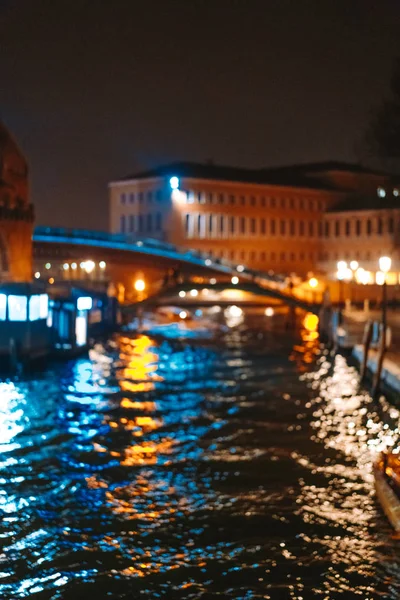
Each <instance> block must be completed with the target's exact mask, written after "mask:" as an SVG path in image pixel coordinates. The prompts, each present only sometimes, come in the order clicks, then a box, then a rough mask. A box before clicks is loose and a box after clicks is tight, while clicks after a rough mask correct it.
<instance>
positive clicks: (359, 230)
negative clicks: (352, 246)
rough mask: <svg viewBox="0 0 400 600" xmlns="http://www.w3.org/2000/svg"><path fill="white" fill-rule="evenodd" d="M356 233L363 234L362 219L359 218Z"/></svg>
mask: <svg viewBox="0 0 400 600" xmlns="http://www.w3.org/2000/svg"><path fill="white" fill-rule="evenodd" d="M356 235H361V221H360V219H357V221H356Z"/></svg>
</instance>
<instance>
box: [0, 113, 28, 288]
mask: <svg viewBox="0 0 400 600" xmlns="http://www.w3.org/2000/svg"><path fill="white" fill-rule="evenodd" d="M33 220H34V211H33V206H32V205H31V204H30V202H29V186H28V165H27V162H26V160H25V158H24V156H23V154H22V153H21V151H20V150H19V148H18V146H17V144H16V142H15V141H14V139H13V138H12V136H11V135H10V133H9V132H8V131H7V129H6V128H5V127H4V126H3V125H2V124H1V123H0V281H14V282H27V281H30V280H31V278H32V229H33Z"/></svg>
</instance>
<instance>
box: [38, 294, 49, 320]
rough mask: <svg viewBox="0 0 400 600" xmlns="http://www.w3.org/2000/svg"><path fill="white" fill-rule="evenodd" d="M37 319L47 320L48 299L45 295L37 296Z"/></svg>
mask: <svg viewBox="0 0 400 600" xmlns="http://www.w3.org/2000/svg"><path fill="white" fill-rule="evenodd" d="M39 303H40V306H39V318H40V319H47V317H48V315H49V297H48V295H47V294H40V296H39Z"/></svg>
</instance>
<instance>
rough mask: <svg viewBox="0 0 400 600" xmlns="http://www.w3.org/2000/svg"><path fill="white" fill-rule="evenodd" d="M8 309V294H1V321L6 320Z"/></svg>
mask: <svg viewBox="0 0 400 600" xmlns="http://www.w3.org/2000/svg"><path fill="white" fill-rule="evenodd" d="M6 311H7V296H6V294H0V321H5V320H6Z"/></svg>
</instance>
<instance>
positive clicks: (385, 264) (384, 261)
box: [379, 256, 392, 273]
mask: <svg viewBox="0 0 400 600" xmlns="http://www.w3.org/2000/svg"><path fill="white" fill-rule="evenodd" d="M391 266H392V259H391V258H390V256H381V257H380V259H379V268H380V270H381V271H383V272H384V273H387V272H388V271H390V267H391Z"/></svg>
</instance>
